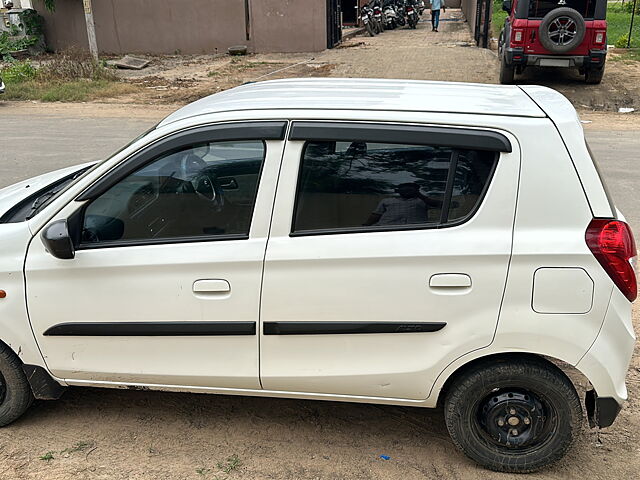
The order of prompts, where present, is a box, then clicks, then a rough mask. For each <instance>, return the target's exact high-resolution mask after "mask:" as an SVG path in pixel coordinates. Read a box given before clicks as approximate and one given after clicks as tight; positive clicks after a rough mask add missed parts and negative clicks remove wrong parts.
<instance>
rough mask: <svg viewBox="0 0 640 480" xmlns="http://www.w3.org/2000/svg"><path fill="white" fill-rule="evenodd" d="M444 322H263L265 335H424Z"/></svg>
mask: <svg viewBox="0 0 640 480" xmlns="http://www.w3.org/2000/svg"><path fill="white" fill-rule="evenodd" d="M446 325H447V324H446V323H445V322H417V323H398V322H265V323H264V334H265V335H339V334H361V333H425V332H437V331H438V330H442V329H443V328H444V327H445V326H446Z"/></svg>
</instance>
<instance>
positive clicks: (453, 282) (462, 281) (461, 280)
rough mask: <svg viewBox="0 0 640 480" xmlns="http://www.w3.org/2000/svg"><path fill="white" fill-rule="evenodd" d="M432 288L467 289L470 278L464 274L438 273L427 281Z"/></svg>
mask: <svg viewBox="0 0 640 480" xmlns="http://www.w3.org/2000/svg"><path fill="white" fill-rule="evenodd" d="M429 286H430V287H432V288H469V287H470V286H471V277H470V276H469V275H467V274H466V273H438V274H436V275H432V276H431V278H430V279H429Z"/></svg>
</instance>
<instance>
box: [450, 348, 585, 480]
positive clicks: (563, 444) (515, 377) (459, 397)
mask: <svg viewBox="0 0 640 480" xmlns="http://www.w3.org/2000/svg"><path fill="white" fill-rule="evenodd" d="M444 415H445V420H446V424H447V429H448V430H449V434H450V435H451V439H452V440H453V443H455V445H456V446H457V447H458V448H460V449H461V450H462V451H463V452H464V453H465V454H466V455H467V456H468V457H470V458H471V459H473V460H475V461H476V462H478V463H479V464H481V465H482V466H484V467H486V468H489V469H491V470H495V471H500V472H513V473H526V472H533V471H536V470H539V469H540V468H543V467H546V466H548V465H550V464H552V463H554V462H555V461H557V460H559V459H560V458H562V457H563V456H564V455H565V454H566V453H567V451H568V450H569V449H570V448H571V446H572V445H573V443H574V442H575V440H576V439H577V437H578V434H579V431H580V424H581V421H582V407H581V405H580V399H579V398H578V394H577V393H576V391H575V389H574V387H573V385H572V384H571V382H570V381H569V379H568V378H567V377H566V375H565V374H564V373H562V371H560V370H559V369H558V368H557V367H555V366H554V365H552V364H547V363H546V362H544V361H542V360H540V359H538V358H536V357H526V358H522V357H504V358H502V359H499V360H494V361H486V362H484V363H479V364H477V365H476V366H474V367H472V368H471V369H470V370H468V371H467V372H465V373H464V374H462V375H461V376H460V377H458V378H457V379H456V380H454V382H453V384H452V385H451V387H450V388H449V390H448V394H447V396H446V399H445V404H444Z"/></svg>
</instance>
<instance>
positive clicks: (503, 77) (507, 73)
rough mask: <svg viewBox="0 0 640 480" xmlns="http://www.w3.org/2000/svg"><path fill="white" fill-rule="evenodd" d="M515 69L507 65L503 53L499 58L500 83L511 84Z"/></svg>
mask: <svg viewBox="0 0 640 480" xmlns="http://www.w3.org/2000/svg"><path fill="white" fill-rule="evenodd" d="M515 73H516V69H515V67H514V66H512V65H509V64H507V59H506V55H504V53H503V54H502V55H501V57H500V83H502V84H509V83H513V78H514V76H515Z"/></svg>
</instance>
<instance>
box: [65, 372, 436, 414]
mask: <svg viewBox="0 0 640 480" xmlns="http://www.w3.org/2000/svg"><path fill="white" fill-rule="evenodd" d="M64 382H65V383H66V384H67V385H69V386H75V387H98V388H118V389H127V390H156V391H163V392H188V393H210V394H217V395H243V396H251V397H274V398H294V399H300V400H327V401H334V402H355V403H377V404H383V405H403V406H414V407H427V408H431V407H435V406H436V405H435V401H430V399H429V398H426V399H424V400H412V399H408V398H387V397H367V396H360V395H342V394H330V393H308V392H287V391H282V390H254V389H248V388H218V387H200V386H189V385H163V384H156V383H125V382H109V381H94V380H74V379H69V378H66V379H64Z"/></svg>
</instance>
